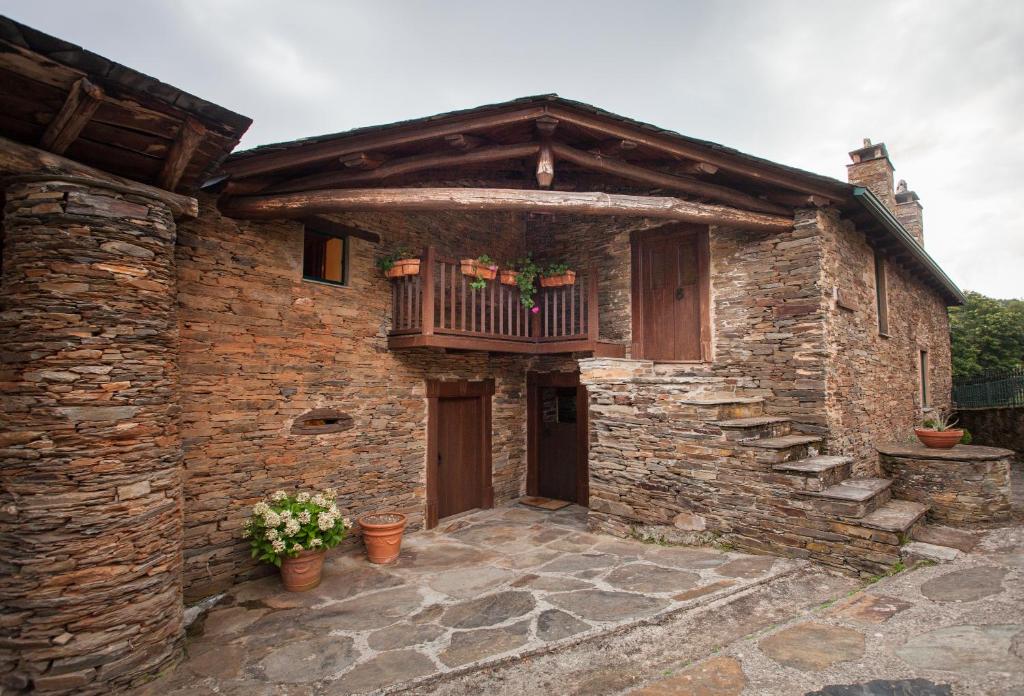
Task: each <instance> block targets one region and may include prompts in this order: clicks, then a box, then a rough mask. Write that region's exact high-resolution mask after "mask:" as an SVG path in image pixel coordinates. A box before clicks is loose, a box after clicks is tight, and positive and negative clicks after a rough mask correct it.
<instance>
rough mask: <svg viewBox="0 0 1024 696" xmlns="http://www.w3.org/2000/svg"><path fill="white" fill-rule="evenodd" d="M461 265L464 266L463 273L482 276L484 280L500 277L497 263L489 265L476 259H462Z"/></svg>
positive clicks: (476, 276)
mask: <svg viewBox="0 0 1024 696" xmlns="http://www.w3.org/2000/svg"><path fill="white" fill-rule="evenodd" d="M460 265H461V266H462V275H468V276H471V277H473V278H481V279H482V280H494V279H495V278H497V277H498V267H497V266H496V265H495V266H488V265H487V264H483V263H480V262H479V261H477V260H476V259H462V261H461V262H460Z"/></svg>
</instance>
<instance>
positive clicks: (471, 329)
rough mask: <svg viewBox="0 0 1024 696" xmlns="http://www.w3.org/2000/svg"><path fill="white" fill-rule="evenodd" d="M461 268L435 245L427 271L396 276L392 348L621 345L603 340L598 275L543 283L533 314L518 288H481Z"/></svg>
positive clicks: (545, 349)
mask: <svg viewBox="0 0 1024 696" xmlns="http://www.w3.org/2000/svg"><path fill="white" fill-rule="evenodd" d="M471 282H472V278H470V277H467V276H466V275H464V274H463V273H462V270H461V268H460V262H459V259H453V258H445V257H442V256H438V255H437V253H436V252H435V250H434V249H433V248H428V249H427V250H426V252H425V253H424V254H423V256H422V258H421V261H420V273H419V275H415V276H404V277H402V278H397V279H395V280H393V281H392V293H393V296H392V306H393V310H394V311H393V315H392V316H393V319H394V320H393V326H392V330H391V333H390V335H389V339H388V345H389V347H391V348H415V347H421V346H433V347H440V348H455V349H464V350H487V351H494V352H510V353H566V352H577V351H584V352H595V353H600V354H602V355H614V354H617V353H619V351H620V349H619V348H618V347H617V346H614V345H612V344H600V342H599V340H598V316H597V274H596V272H595V271H594V269H590V270H589V271H587V272H586V273H579V274H578V275H577V276H576V283H575V284H574V285H565V286H562V287H557V288H538V289H537V291H536V294H534V302H535V304H536V306H537V307H538V308H539V311H538V312H536V313H534V312H531V311H530V310H529V309H527V308H526V307H524V306H523V304H522V302H520V293H519V288H518V287H516V286H514V285H503V284H502V283H501V282H500V281H499V280H498V279H495V280H493V281H488V283H487V286H486V287H485V288H483V289H480V290H475V289H473V288H472V287H470V283H471Z"/></svg>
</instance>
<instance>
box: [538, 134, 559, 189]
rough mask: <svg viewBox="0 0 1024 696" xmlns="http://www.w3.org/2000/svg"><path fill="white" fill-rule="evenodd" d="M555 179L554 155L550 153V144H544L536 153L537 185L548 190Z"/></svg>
mask: <svg viewBox="0 0 1024 696" xmlns="http://www.w3.org/2000/svg"><path fill="white" fill-rule="evenodd" d="M554 179H555V155H554V153H553V152H552V151H551V143H548V142H545V143H542V144H541V146H540V152H538V153H537V185H538V186H540V187H541V188H548V187H550V186H551V182H552V181H554Z"/></svg>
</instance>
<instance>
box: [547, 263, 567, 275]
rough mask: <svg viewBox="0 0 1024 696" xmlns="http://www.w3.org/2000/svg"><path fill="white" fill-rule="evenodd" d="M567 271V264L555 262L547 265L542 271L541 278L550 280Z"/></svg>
mask: <svg viewBox="0 0 1024 696" xmlns="http://www.w3.org/2000/svg"><path fill="white" fill-rule="evenodd" d="M568 270H569V264H567V263H562V262H560V261H559V262H557V263H550V264H548V266H547V268H545V269H544V272H543V276H544V277H545V278H551V277H552V276H560V275H563V274H564V273H565V272H566V271H568Z"/></svg>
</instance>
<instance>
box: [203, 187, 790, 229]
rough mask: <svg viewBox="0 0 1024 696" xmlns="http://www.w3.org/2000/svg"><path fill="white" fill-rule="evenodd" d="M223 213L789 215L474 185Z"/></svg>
mask: <svg viewBox="0 0 1024 696" xmlns="http://www.w3.org/2000/svg"><path fill="white" fill-rule="evenodd" d="M220 207H221V210H222V211H223V212H224V214H226V215H230V216H232V217H236V218H242V219H257V220H258V219H275V218H281V219H294V218H304V217H308V216H310V215H316V214H324V213H337V212H343V211H389V212H394V211H445V210H472V211H522V212H537V213H565V214H572V215H602V216H607V215H623V216H634V217H650V218H658V219H664V220H680V221H683V222H693V223H698V224H704V225H724V226H729V227H738V228H744V229H754V230H764V231H769V232H781V231H784V230H787V229H790V228H792V226H793V219H792V218H791V217H783V216H780V215H767V214H765V213H755V212H751V211H748V210H738V209H736V208H727V207H724V206H720V205H712V204H708V203H695V202H693V201H685V200H681V199H679V198H669V197H655V196H623V195H616V194H608V193H590V192H588V193H576V192H564V191H532V190H520V189H477V188H397V189H396V188H392V189H330V190H323V191H307V192H303V193H285V194H279V195H267V196H245V197H236V198H229V199H226V200H222V201H221V203H220Z"/></svg>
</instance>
